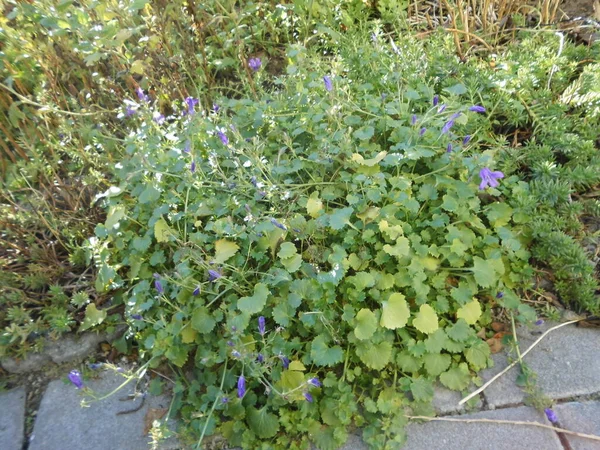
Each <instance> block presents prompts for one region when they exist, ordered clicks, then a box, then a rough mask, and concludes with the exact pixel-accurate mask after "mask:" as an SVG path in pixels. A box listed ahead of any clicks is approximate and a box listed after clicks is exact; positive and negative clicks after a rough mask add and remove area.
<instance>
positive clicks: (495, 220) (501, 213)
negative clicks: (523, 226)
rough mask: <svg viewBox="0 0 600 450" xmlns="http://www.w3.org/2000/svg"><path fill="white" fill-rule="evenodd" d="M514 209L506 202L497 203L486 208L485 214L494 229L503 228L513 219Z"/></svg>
mask: <svg viewBox="0 0 600 450" xmlns="http://www.w3.org/2000/svg"><path fill="white" fill-rule="evenodd" d="M512 213H513V209H512V208H511V207H510V206H508V204H506V203H504V202H496V203H492V204H491V205H488V206H487V207H486V211H485V214H486V216H487V218H488V219H489V221H490V223H491V224H492V226H493V227H494V228H499V227H503V226H504V225H506V224H507V223H508V222H510V219H511V217H512Z"/></svg>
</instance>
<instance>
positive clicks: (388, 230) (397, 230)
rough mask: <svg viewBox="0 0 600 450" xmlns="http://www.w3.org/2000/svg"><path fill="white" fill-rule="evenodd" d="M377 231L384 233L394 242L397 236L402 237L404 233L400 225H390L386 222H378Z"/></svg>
mask: <svg viewBox="0 0 600 450" xmlns="http://www.w3.org/2000/svg"><path fill="white" fill-rule="evenodd" d="M379 231H381V232H382V233H385V234H386V235H387V236H388V237H389V238H390V239H393V240H396V239H397V238H398V236H402V235H403V234H404V231H403V230H402V226H401V225H390V224H389V223H388V221H387V220H382V221H381V222H379Z"/></svg>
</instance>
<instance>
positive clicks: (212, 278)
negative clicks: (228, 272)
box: [208, 269, 223, 282]
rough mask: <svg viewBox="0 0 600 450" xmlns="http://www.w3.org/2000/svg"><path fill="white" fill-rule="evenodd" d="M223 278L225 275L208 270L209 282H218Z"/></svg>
mask: <svg viewBox="0 0 600 450" xmlns="http://www.w3.org/2000/svg"><path fill="white" fill-rule="evenodd" d="M222 276H223V275H222V274H221V272H219V271H217V270H213V269H208V281H210V282H213V281H215V280H218V279H219V278H221V277H222Z"/></svg>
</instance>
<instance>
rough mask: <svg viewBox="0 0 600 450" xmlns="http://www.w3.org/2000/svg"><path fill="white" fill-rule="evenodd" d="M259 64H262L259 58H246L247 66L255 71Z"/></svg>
mask: <svg viewBox="0 0 600 450" xmlns="http://www.w3.org/2000/svg"><path fill="white" fill-rule="evenodd" d="M261 65H262V61H261V60H260V58H250V59H249V60H248V67H250V68H251V69H252V70H254V71H255V72H258V70H259V69H260V66H261Z"/></svg>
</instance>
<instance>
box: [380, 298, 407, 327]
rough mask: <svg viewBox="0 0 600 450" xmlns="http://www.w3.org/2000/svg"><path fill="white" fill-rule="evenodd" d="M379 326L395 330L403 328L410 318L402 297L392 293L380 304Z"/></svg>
mask: <svg viewBox="0 0 600 450" xmlns="http://www.w3.org/2000/svg"><path fill="white" fill-rule="evenodd" d="M382 305H383V306H382V309H381V326H382V327H385V328H389V329H390V330H395V329H397V328H404V326H406V323H407V322H408V318H409V317H410V309H409V308H408V303H407V302H406V300H405V298H404V295H402V294H400V293H397V292H396V293H393V294H392V295H390V298H388V300H387V301H385V302H383V303H382Z"/></svg>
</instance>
